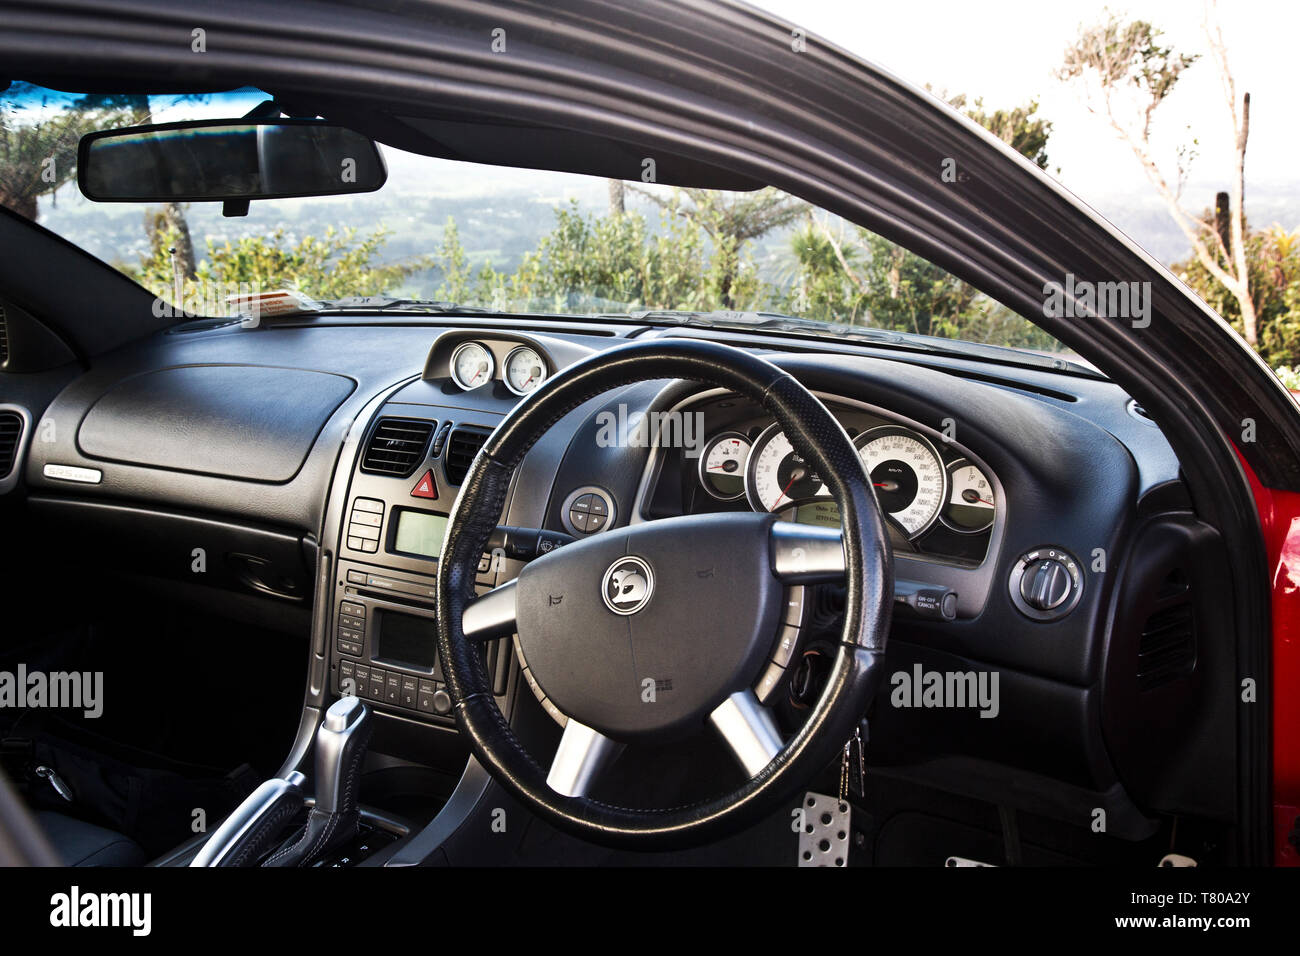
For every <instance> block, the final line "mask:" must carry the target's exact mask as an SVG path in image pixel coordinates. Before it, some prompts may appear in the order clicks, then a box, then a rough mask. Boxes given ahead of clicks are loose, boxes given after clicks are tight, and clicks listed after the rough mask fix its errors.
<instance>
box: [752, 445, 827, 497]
mask: <svg viewBox="0 0 1300 956" xmlns="http://www.w3.org/2000/svg"><path fill="white" fill-rule="evenodd" d="M745 492H746V493H747V494H748V495H749V503H750V505H751V506H752V507H753V509H754V510H755V511H776V510H778V509H780V508H784V507H786V506H788V505H791V504H793V503H794V502H796V501H804V500H806V499H808V498H817V497H825V496H826V495H827V494H828V492H827V490H826V485H825V484H823V483H822V480H821V478H820V477H819V476H818V475H817V474H816V473H815V472H814V471H813V470H812V467H811V466H810V465H809V464H808V463H807V462H806V461H804V460H803V457H802V456H800V455H798V454H796V453H795V450H794V448H793V447H792V446H791V445H790V439H789V438H787V437H786V435H785V432H783V431H781V426H780V425H769V426H768V427H767V429H766V430H764V432H763V434H761V435H759V436H758V440H757V441H756V442H754V448H753V450H752V451H751V452H750V454H749V467H748V468H747V469H746V470H745Z"/></svg>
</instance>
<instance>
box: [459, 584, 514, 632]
mask: <svg viewBox="0 0 1300 956" xmlns="http://www.w3.org/2000/svg"><path fill="white" fill-rule="evenodd" d="M516 584H517V580H516V581H507V582H506V583H505V584H502V585H501V586H500V587H495V588H493V589H492V590H491V591H488V592H487V593H486V594H484V595H482V596H480V597H478V598H476V599H475V600H473V601H471V602H470V603H469V604H468V605H467V606H466V607H465V614H464V617H463V618H462V619H461V630H463V631H464V632H465V636H466V637H467V638H469V639H470V640H471V641H476V642H477V641H492V640H496V639H497V638H498V637H509V636H510V635H511V634H513V633H514V632H515V627H516V623H515V620H516V616H517V614H516V608H517V606H518V605H517V601H518V597H517V592H516V590H515V586H516Z"/></svg>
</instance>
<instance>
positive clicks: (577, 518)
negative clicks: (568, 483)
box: [569, 508, 591, 534]
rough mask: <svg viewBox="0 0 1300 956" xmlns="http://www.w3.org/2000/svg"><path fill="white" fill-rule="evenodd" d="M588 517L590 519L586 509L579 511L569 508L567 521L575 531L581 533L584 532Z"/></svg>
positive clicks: (585, 531)
mask: <svg viewBox="0 0 1300 956" xmlns="http://www.w3.org/2000/svg"><path fill="white" fill-rule="evenodd" d="M590 519H591V515H590V514H588V513H587V512H586V511H579V510H577V509H576V508H571V509H570V510H569V523H570V524H572V525H573V528H574V530H575V531H578V532H581V533H582V534H586V533H587V522H588V521H589V520H590Z"/></svg>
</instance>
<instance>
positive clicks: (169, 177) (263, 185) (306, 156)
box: [77, 119, 388, 207]
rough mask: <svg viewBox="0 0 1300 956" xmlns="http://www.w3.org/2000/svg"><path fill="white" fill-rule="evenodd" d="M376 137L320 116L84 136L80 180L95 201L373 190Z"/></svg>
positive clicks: (381, 177) (232, 199) (378, 179)
mask: <svg viewBox="0 0 1300 956" xmlns="http://www.w3.org/2000/svg"><path fill="white" fill-rule="evenodd" d="M387 179H388V170H387V169H386V168H385V166H384V160H383V157H382V156H380V154H379V147H378V146H376V145H375V142H374V140H372V139H370V138H368V137H366V136H363V135H361V134H360V133H357V132H355V131H353V130H350V129H347V128H345V127H342V126H333V125H331V124H330V123H328V122H326V121H324V120H292V119H290V120H257V119H231V120H202V121H198V122H187V123H163V124H161V125H156V126H133V127H130V128H128V129H116V130H104V131H101V132H97V133H89V134H87V135H86V136H83V137H82V138H81V144H80V147H79V149H78V153H77V184H78V185H79V186H80V187H81V192H82V193H83V194H84V195H85V196H86V198H87V199H92V200H94V201H95V202H218V201H225V202H228V203H230V204H232V205H234V206H236V207H237V206H239V205H242V204H246V203H247V201H248V200H250V199H283V198H288V197H291V196H333V195H337V194H341V193H365V192H373V191H374V190H376V189H378V188H379V187H380V186H382V185H383V184H384V182H385V181H386V180H387Z"/></svg>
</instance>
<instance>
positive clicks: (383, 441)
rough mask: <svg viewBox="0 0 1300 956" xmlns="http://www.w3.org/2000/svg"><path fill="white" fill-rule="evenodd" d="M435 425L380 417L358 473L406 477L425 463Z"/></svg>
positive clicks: (416, 420) (415, 420) (426, 422)
mask: <svg viewBox="0 0 1300 956" xmlns="http://www.w3.org/2000/svg"><path fill="white" fill-rule="evenodd" d="M437 424H438V423H437V422H431V421H425V420H423V419H419V418H381V419H380V420H379V424H378V425H376V426H375V430H374V433H373V434H372V435H371V436H370V444H369V445H367V446H366V454H365V456H364V457H363V458H362V459H361V470H362V471H364V472H366V473H367V474H371V475H389V476H391V477H393V478H409V477H411V475H413V474H414V473H415V469H416V468H418V467H420V464H421V463H422V462H423V461H424V453H425V449H427V448H428V447H429V436H430V435H432V434H433V429H434V426H435V425H437Z"/></svg>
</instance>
